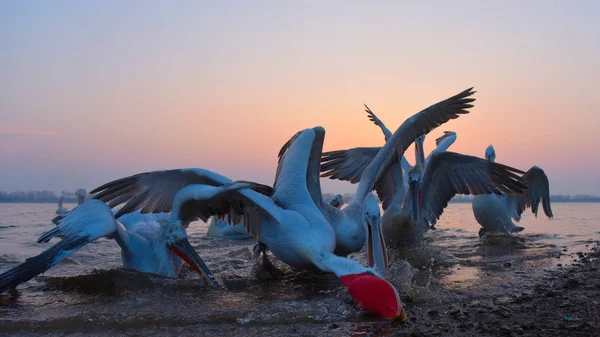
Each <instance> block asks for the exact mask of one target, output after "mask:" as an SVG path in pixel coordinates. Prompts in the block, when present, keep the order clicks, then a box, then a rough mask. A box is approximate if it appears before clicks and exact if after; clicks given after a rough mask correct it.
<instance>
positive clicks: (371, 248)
mask: <svg viewBox="0 0 600 337" xmlns="http://www.w3.org/2000/svg"><path fill="white" fill-rule="evenodd" d="M367 260H368V262H369V266H370V267H374V268H376V269H377V272H378V273H379V274H380V275H381V276H384V277H385V271H386V269H387V265H388V260H387V249H386V247H385V240H384V238H383V232H382V231H381V217H380V216H379V215H376V216H370V217H368V218H367Z"/></svg>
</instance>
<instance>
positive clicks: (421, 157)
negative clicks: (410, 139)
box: [415, 135, 425, 167]
mask: <svg viewBox="0 0 600 337" xmlns="http://www.w3.org/2000/svg"><path fill="white" fill-rule="evenodd" d="M424 142H425V135H422V136H419V137H417V139H415V158H416V160H415V162H416V164H415V166H421V167H423V166H424V165H425V153H424V150H423V143H424Z"/></svg>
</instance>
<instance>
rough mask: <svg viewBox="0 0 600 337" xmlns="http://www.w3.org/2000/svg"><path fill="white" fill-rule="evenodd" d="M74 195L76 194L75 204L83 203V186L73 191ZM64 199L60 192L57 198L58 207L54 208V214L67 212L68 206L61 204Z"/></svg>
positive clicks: (84, 195) (84, 194)
mask: <svg viewBox="0 0 600 337" xmlns="http://www.w3.org/2000/svg"><path fill="white" fill-rule="evenodd" d="M75 195H76V196H77V205H81V204H83V202H84V201H85V197H86V192H85V190H84V189H83V188H80V189H78V190H77V191H76V192H75ZM64 201H65V196H64V194H61V196H60V198H58V208H57V209H56V214H59V215H60V214H64V213H67V212H68V211H69V209H68V208H66V207H64V206H63V202H64Z"/></svg>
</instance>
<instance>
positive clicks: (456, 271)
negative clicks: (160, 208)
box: [0, 203, 600, 336]
mask: <svg viewBox="0 0 600 337" xmlns="http://www.w3.org/2000/svg"><path fill="white" fill-rule="evenodd" d="M66 206H67V207H69V208H71V209H72V208H73V207H75V205H66ZM552 207H553V211H554V214H555V215H556V218H555V219H553V220H548V219H546V218H544V217H543V216H540V217H539V218H537V219H536V218H535V217H534V216H533V214H531V213H530V212H529V210H528V211H526V212H527V213H526V214H525V215H524V217H523V219H522V220H521V222H520V223H519V225H520V226H523V227H525V230H524V231H523V232H521V233H519V234H516V235H513V236H512V237H484V238H483V239H480V238H479V237H478V235H477V232H478V230H479V228H480V227H479V225H478V224H477V222H476V221H475V219H474V217H473V213H472V210H471V205H470V204H459V203H452V204H450V205H449V207H448V208H447V209H446V210H445V212H444V214H443V216H442V219H441V221H439V222H438V224H437V226H436V227H437V228H438V229H437V230H435V231H430V232H429V233H428V234H427V236H426V239H425V243H424V245H423V246H422V247H419V248H414V249H411V250H410V251H408V252H398V251H393V252H390V255H391V256H390V261H391V262H392V264H391V267H390V270H389V272H388V274H389V275H388V279H389V280H390V281H391V282H392V283H393V284H394V285H395V286H396V287H397V288H398V290H399V291H400V293H401V297H402V299H403V300H404V301H405V302H407V309H408V314H409V316H411V314H412V316H413V317H421V316H423V315H425V316H427V315H430V316H431V315H432V314H430V312H432V311H427V310H428V308H430V307H435V306H436V305H437V306H440V305H441V306H444V305H450V304H452V303H453V302H455V301H458V300H465V299H467V300H473V301H476V300H477V299H480V298H486V297H494V298H500V299H501V298H502V296H504V294H505V293H506V292H507V291H508V290H514V289H519V287H523V286H527V285H532V284H534V282H535V280H536V279H537V278H539V277H540V276H542V275H544V274H545V273H547V272H548V271H549V270H554V269H558V268H564V266H566V265H568V264H570V263H572V262H573V261H574V253H575V252H580V251H585V250H586V249H587V248H588V247H591V246H592V245H593V244H594V243H596V242H598V241H599V240H600V226H599V221H598V219H600V204H594V203H555V204H553V205H552ZM55 209H56V205H52V204H0V272H3V271H5V270H7V269H9V268H11V267H14V266H16V265H18V264H19V263H21V262H23V261H24V260H25V259H26V258H28V257H30V256H34V255H37V254H39V253H40V252H42V251H43V250H45V249H47V248H48V247H50V246H51V245H52V244H53V243H54V242H55V241H54V240H53V241H52V242H51V243H48V244H37V243H36V240H37V238H38V237H39V235H41V234H42V233H43V232H45V231H47V230H48V229H49V228H52V226H53V225H52V224H51V223H50V220H51V219H52V218H53V217H54V216H55V214H54V211H55ZM206 228H207V225H206V224H205V223H202V222H198V223H195V224H192V225H191V226H190V228H189V230H188V235H189V237H190V241H191V243H192V245H193V246H194V247H195V248H196V249H197V250H198V252H199V253H200V255H201V256H202V257H203V258H204V260H205V261H206V262H207V264H208V266H209V267H210V268H211V269H212V271H213V273H214V274H216V276H217V277H219V278H221V279H222V280H223V281H224V283H225V284H226V285H227V287H228V289H229V291H227V292H219V291H209V290H207V289H205V288H204V287H203V283H202V281H201V280H200V279H199V278H198V276H197V275H196V274H195V273H193V272H191V271H189V270H187V271H184V273H183V274H182V276H180V277H179V278H177V279H169V278H163V277H160V276H156V275H147V274H142V273H137V272H131V271H125V270H122V269H120V267H121V256H120V250H119V247H118V245H117V244H116V243H115V242H114V241H112V240H108V239H100V240H97V241H96V242H93V243H91V244H89V245H87V246H86V247H83V248H82V249H80V250H79V251H77V252H76V253H74V254H73V255H72V256H71V257H70V258H68V259H66V260H65V261H63V262H62V263H60V264H59V265H57V266H55V267H54V268H52V269H50V270H49V271H47V272H46V273H45V274H44V275H43V276H40V277H37V278H35V279H33V280H31V281H29V282H26V283H24V284H22V285H20V286H19V288H18V289H19V292H18V294H12V295H6V294H5V295H0V325H2V326H3V330H5V331H7V332H11V331H12V332H23V331H38V330H39V331H47V332H48V331H50V332H51V331H64V330H68V331H88V332H92V333H94V332H95V333H101V332H103V331H115V330H116V331H130V330H132V331H138V332H139V331H142V332H143V333H144V334H155V335H156V334H161V333H165V332H173V331H177V329H185V327H192V326H193V327H195V328H194V329H196V327H197V326H198V325H200V326H202V329H204V330H203V331H209V332H210V333H211V334H213V335H230V334H234V333H235V332H236V331H246V330H243V329H247V328H249V327H251V329H254V330H253V331H255V333H256V334H257V335H260V334H261V333H264V332H265V331H267V332H273V333H274V331H278V330H277V329H284V330H282V331H279V332H278V334H300V335H302V334H309V335H328V334H330V333H332V334H334V335H350V336H364V335H386V334H388V333H389V332H390V331H391V330H390V329H391V328H390V324H395V323H388V322H385V321H381V320H379V319H377V318H374V317H368V316H366V315H365V314H364V313H362V312H360V311H358V310H356V309H355V308H354V307H353V306H352V305H351V304H350V298H349V297H348V295H347V294H346V293H345V291H344V290H343V289H342V288H341V286H340V284H339V282H338V281H337V279H336V278H335V276H333V275H329V274H321V273H314V272H307V271H294V270H290V269H289V268H287V267H286V266H284V265H282V264H281V263H278V264H277V266H278V267H280V268H281V269H283V273H282V274H278V275H274V276H273V275H270V274H267V273H264V272H263V271H261V270H260V269H257V266H256V264H255V263H254V262H253V261H252V253H251V248H252V246H253V245H254V241H253V240H252V239H249V240H242V241H231V240H226V239H211V238H206V237H205V233H206ZM354 257H355V258H358V259H360V260H362V261H363V262H364V252H359V253H357V254H354ZM271 258H272V259H273V260H274V258H273V257H272V256H271ZM423 312H425V313H428V314H423ZM436 315H437V314H436ZM433 318H435V317H433ZM284 324H288V325H284ZM282 326H285V328H283V327H282ZM164 329H166V330H164ZM206 329H208V330H206ZM232 329H233V330H232ZM240 329H242V330H240ZM261 329H262V330H261ZM248 331H250V330H248Z"/></svg>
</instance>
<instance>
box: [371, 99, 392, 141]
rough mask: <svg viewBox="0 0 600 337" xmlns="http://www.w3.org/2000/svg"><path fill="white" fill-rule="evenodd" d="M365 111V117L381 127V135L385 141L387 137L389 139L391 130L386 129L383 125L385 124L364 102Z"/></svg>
mask: <svg viewBox="0 0 600 337" xmlns="http://www.w3.org/2000/svg"><path fill="white" fill-rule="evenodd" d="M365 111H366V112H367V117H368V118H369V120H370V121H371V122H373V123H374V124H375V125H377V126H378V127H380V128H381V131H382V132H383V136H384V137H385V141H386V142H387V141H388V139H390V137H391V136H392V132H391V131H390V129H388V128H387V127H386V126H385V124H383V122H382V121H381V120H380V119H379V118H378V117H377V116H375V114H374V113H373V111H371V109H369V107H368V106H367V105H366V104H365Z"/></svg>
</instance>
